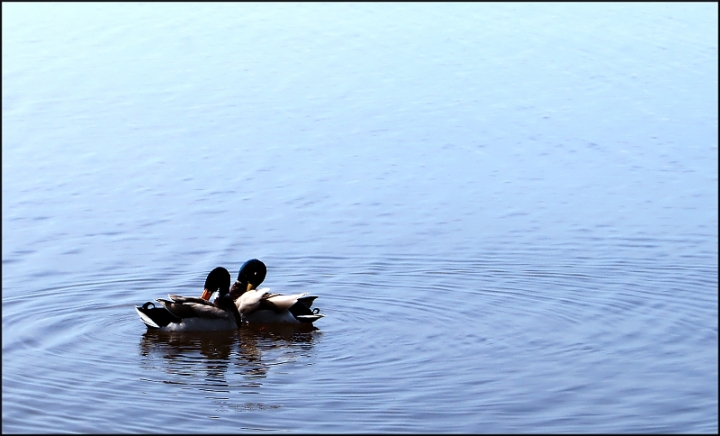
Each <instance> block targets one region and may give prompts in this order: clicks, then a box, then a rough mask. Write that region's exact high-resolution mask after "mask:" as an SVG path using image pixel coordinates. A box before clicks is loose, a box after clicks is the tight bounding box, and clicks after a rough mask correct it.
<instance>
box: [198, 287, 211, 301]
mask: <svg viewBox="0 0 720 436" xmlns="http://www.w3.org/2000/svg"><path fill="white" fill-rule="evenodd" d="M211 296H212V291H211V290H209V289H203V293H202V296H201V297H200V298H202V299H203V300H205V301H210V297H211Z"/></svg>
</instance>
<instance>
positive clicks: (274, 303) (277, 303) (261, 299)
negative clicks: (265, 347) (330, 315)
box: [235, 288, 323, 324]
mask: <svg viewBox="0 0 720 436" xmlns="http://www.w3.org/2000/svg"><path fill="white" fill-rule="evenodd" d="M315 298H317V297H316V296H314V295H308V294H307V292H303V293H299V294H290V295H283V294H272V293H270V289H269V288H261V289H251V290H249V291H246V292H244V293H243V294H242V295H240V297H238V298H237V299H235V305H236V306H237V308H238V312H240V314H241V315H242V318H243V321H246V322H247V323H249V324H271V323H272V324H301V323H313V322H314V321H317V320H318V319H320V318H322V317H323V315H321V314H319V313H317V311H312V310H311V309H310V306H311V305H312V302H313V300H315Z"/></svg>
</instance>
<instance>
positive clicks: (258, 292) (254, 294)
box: [235, 288, 270, 314]
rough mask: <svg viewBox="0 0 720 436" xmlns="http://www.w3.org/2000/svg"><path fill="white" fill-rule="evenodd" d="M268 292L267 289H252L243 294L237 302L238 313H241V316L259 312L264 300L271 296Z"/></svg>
mask: <svg viewBox="0 0 720 436" xmlns="http://www.w3.org/2000/svg"><path fill="white" fill-rule="evenodd" d="M267 291H268V289H267V288H263V289H251V290H249V291H247V292H245V293H243V294H242V295H241V296H240V297H238V298H237V299H236V300H235V305H236V306H237V308H238V312H240V313H241V314H248V313H252V312H255V311H256V310H258V309H259V308H260V305H261V302H262V300H263V298H265V297H267V296H268V295H269V294H270V293H269V292H267Z"/></svg>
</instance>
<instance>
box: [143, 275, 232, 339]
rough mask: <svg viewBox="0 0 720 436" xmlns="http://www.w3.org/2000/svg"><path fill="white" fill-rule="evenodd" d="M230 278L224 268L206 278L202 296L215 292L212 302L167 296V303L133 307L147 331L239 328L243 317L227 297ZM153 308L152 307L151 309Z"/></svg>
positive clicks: (163, 300)
mask: <svg viewBox="0 0 720 436" xmlns="http://www.w3.org/2000/svg"><path fill="white" fill-rule="evenodd" d="M230 280H231V276H230V273H229V272H228V270H227V269H225V268H223V267H217V268H215V269H213V270H212V271H210V273H209V274H208V276H207V278H206V279H205V286H204V291H203V295H206V294H208V295H212V294H213V293H214V292H216V291H217V292H218V294H219V295H218V297H217V298H216V299H215V301H214V302H210V301H208V299H204V298H198V297H183V296H179V295H173V294H168V298H169V299H168V300H165V299H163V298H157V299H156V300H155V301H157V302H159V303H160V305H161V306H162V307H155V304H154V303H153V302H147V303H145V304H143V305H142V306H135V311H137V313H138V315H139V316H140V319H141V320H142V322H143V323H145V325H146V326H147V327H148V330H153V331H161V332H181V331H212V330H236V329H240V328H241V327H242V324H243V323H242V316H241V315H240V312H239V311H238V307H237V305H235V303H234V301H233V300H232V298H231V297H230ZM151 306H152V307H151Z"/></svg>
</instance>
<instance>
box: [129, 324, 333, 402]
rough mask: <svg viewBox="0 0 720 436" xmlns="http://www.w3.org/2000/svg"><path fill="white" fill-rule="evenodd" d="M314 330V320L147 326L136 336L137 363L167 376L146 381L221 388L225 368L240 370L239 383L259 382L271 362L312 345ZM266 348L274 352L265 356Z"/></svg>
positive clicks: (281, 360)
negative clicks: (189, 328) (172, 329)
mask: <svg viewBox="0 0 720 436" xmlns="http://www.w3.org/2000/svg"><path fill="white" fill-rule="evenodd" d="M316 334H319V330H318V329H317V327H313V326H309V327H308V326H272V327H268V326H263V327H244V328H243V329H242V330H241V331H227V332H196V333H187V332H185V333H182V334H179V333H158V332H153V331H148V332H146V333H144V334H143V335H142V337H141V338H140V344H139V345H140V347H139V351H140V356H141V362H140V364H141V367H142V368H143V369H145V370H150V371H156V372H157V369H161V370H162V373H164V374H165V377H166V376H171V379H169V380H168V379H165V378H164V377H163V376H161V375H160V373H157V374H156V375H153V376H150V377H149V378H148V381H157V382H163V383H171V384H185V385H197V387H198V388H200V389H209V390H217V388H221V390H225V389H228V388H229V384H228V381H227V378H228V371H229V370H230V371H231V374H232V375H231V378H232V377H233V376H234V375H239V376H241V377H242V379H244V381H245V383H243V384H244V385H246V386H260V385H261V384H262V383H260V380H262V379H264V378H265V377H266V376H267V374H268V371H269V370H270V368H271V367H273V366H276V365H279V364H282V363H285V362H287V361H290V360H294V356H295V353H296V351H298V350H300V351H303V352H307V351H309V350H311V349H312V347H313V343H314V340H315V335H316ZM278 352H279V356H278ZM265 353H272V356H273V357H272V358H270V359H267V358H264V356H263V355H264V354H265ZM158 358H159V360H158ZM158 363H159V364H158ZM161 378H163V379H161ZM230 384H232V383H230Z"/></svg>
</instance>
